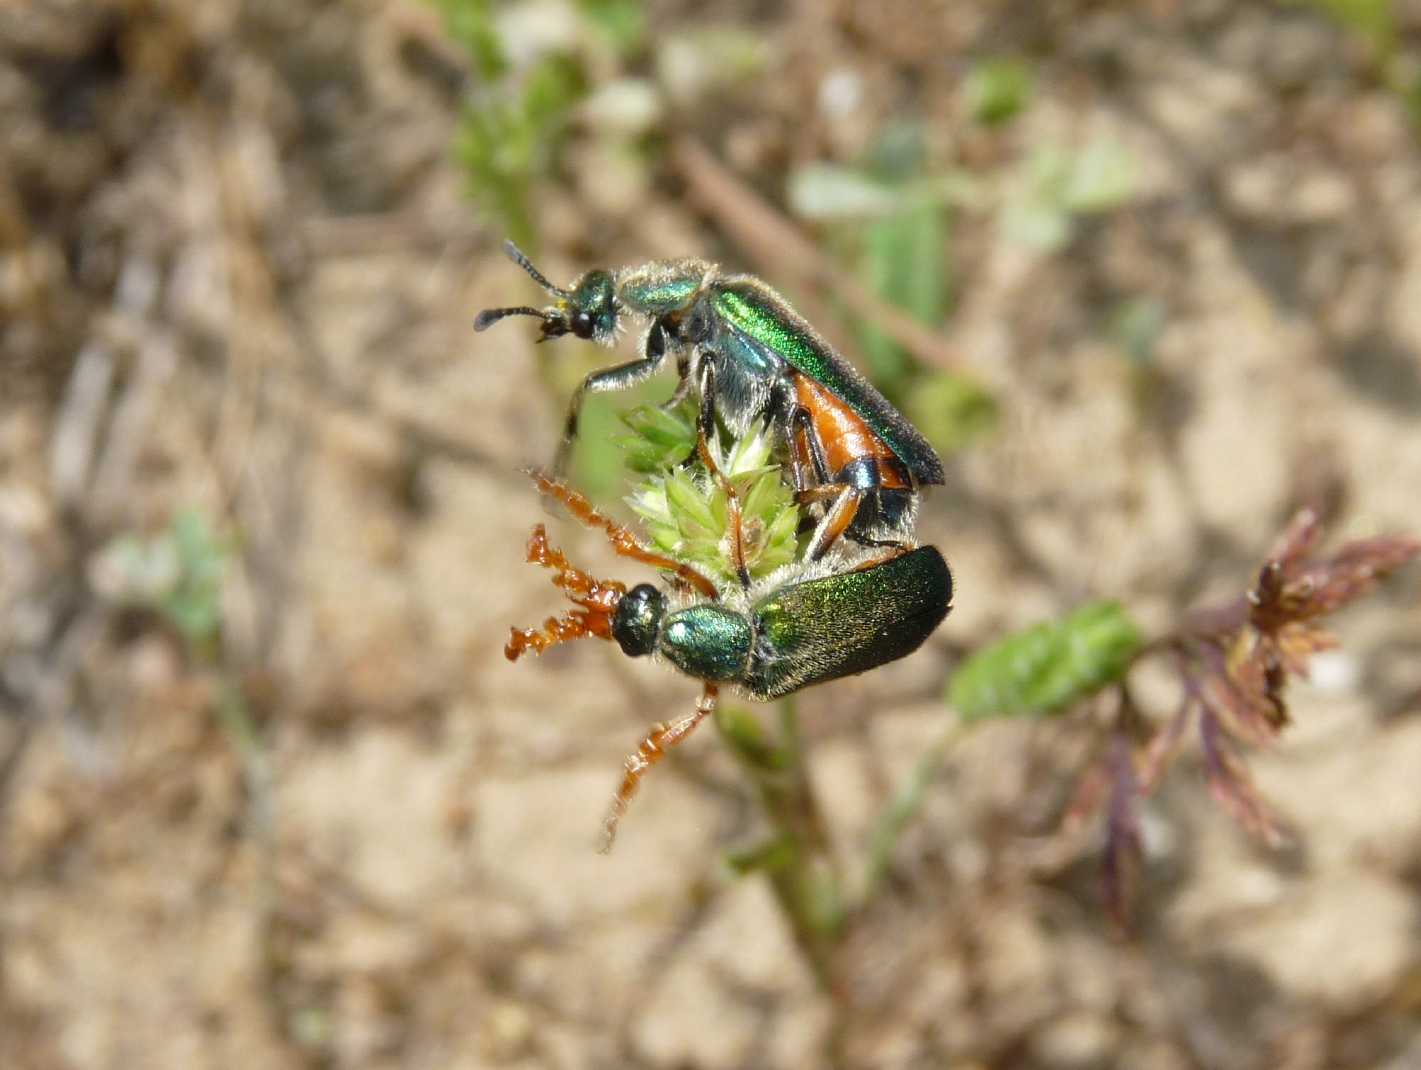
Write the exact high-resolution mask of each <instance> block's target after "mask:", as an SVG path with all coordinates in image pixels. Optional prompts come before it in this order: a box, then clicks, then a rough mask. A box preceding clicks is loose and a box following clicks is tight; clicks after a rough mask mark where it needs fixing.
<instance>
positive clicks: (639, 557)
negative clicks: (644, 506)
mask: <svg viewBox="0 0 1421 1070" xmlns="http://www.w3.org/2000/svg"><path fill="white" fill-rule="evenodd" d="M528 474H529V475H530V476H532V477H533V482H534V483H536V484H537V486H538V490H540V491H541V492H542V493H544V494H546V495H547V496H548V497H549V498H556V499H557V500H558V501H560V502H562V503H563V504H564V505H565V506H567V509H568V512H570V513H571V514H572V515H573V516H575V517H576V518H577V519H578V520H580V521H582V523H584V524H586V525H587V526H588V527H589V528H600V529H601V530H602V531H604V532H606V534H607V541H608V542H610V543H611V544H612V549H613V550H615V551H616V552H617V553H618V554H620V555H621V556H622V557H630V558H631V559H632V560H634V561H641V562H643V563H644V564H647V565H652V566H653V567H655V568H659V569H661V570H662V571H664V572H670V573H672V574H673V575H674V576H675V577H676V578H677V579H678V580H679V581H680V582H681V583H683V584H685V585H686V586H687V587H691V588H694V589H695V590H697V591H699V592H700V593H701V594H703V595H705V596H706V597H707V598H714V599H719V598H720V591H719V590H717V588H716V585H715V584H714V583H712V582H711V581H710V580H709V579H707V578H706V577H705V576H704V575H702V574H701V573H700V572H699V571H698V570H696V569H694V568H692V567H691V566H690V565H687V564H685V563H683V562H681V561H677V560H675V559H674V558H670V557H665V556H663V555H661V554H658V553H657V552H656V551H654V550H650V549H647V547H645V546H643V545H642V544H641V543H640V542H639V541H638V540H637V537H636V536H635V535H633V534H632V530H631V528H628V527H626V526H624V525H622V524H618V523H617V522H616V521H615V520H613V519H612V518H611V517H609V516H605V515H604V514H602V513H599V512H598V511H597V509H596V508H595V507H594V506H593V505H592V503H591V502H590V501H588V500H587V498H586V497H584V496H583V495H581V494H579V493H578V492H577V491H575V490H573V489H572V488H571V487H569V486H568V485H567V484H566V483H564V482H563V481H562V480H560V479H554V478H552V477H551V476H549V475H546V474H544V473H542V472H538V471H533V470H530V471H529V472H528Z"/></svg>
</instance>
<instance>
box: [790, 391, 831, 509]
mask: <svg viewBox="0 0 1421 1070" xmlns="http://www.w3.org/2000/svg"><path fill="white" fill-rule="evenodd" d="M790 434H791V435H795V436H803V439H804V449H805V451H806V452H807V453H808V455H809V463H810V465H811V466H812V467H813V469H814V478H815V480H816V482H819V483H828V482H829V462H828V460H826V459H825V457H824V443H822V442H820V441H819V436H818V435H817V434H816V433H815V431H814V417H813V415H811V414H810V412H809V410H808V409H806V408H804V407H803V406H802V405H801V406H796V407H795V409H794V412H793V413H791V414H790ZM797 489H801V490H802V489H804V488H797Z"/></svg>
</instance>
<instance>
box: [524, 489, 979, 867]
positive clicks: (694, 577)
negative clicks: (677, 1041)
mask: <svg viewBox="0 0 1421 1070" xmlns="http://www.w3.org/2000/svg"><path fill="white" fill-rule="evenodd" d="M534 479H535V481H536V482H537V484H538V488H539V489H540V490H541V491H542V492H543V493H544V494H547V495H548V496H549V497H552V498H556V499H557V500H559V501H561V502H563V503H564V504H565V505H566V506H567V507H568V509H569V510H570V511H571V512H572V514H573V515H574V516H575V517H577V518H578V519H579V520H581V521H582V522H583V523H585V524H587V525H588V526H589V527H596V528H601V529H602V530H603V531H605V532H606V533H607V536H608V538H609V539H610V540H611V543H612V546H613V548H614V549H615V550H616V551H617V553H619V554H622V555H623V556H627V557H632V558H634V559H636V560H639V561H643V562H645V563H648V564H652V565H655V566H657V567H658V568H661V569H663V570H666V571H668V572H670V573H671V575H672V577H673V582H675V583H676V584H677V585H678V586H680V587H682V588H683V589H684V590H685V592H695V594H690V593H683V595H682V596H680V597H674V596H673V597H672V598H668V597H667V595H666V594H665V593H663V592H662V591H661V590H659V589H658V588H656V587H654V586H652V585H651V584H648V583H643V584H638V585H637V586H635V587H633V588H631V589H630V590H628V589H627V587H626V585H625V584H623V583H619V582H617V581H615V580H598V579H594V578H593V577H591V576H589V575H588V574H587V573H585V572H582V571H581V570H579V569H577V568H575V567H574V566H572V565H571V564H569V563H568V560H567V558H566V557H565V556H564V555H563V553H562V552H561V551H560V550H558V549H557V548H556V547H554V546H552V545H551V544H549V542H548V536H547V531H546V530H545V529H544V527H543V525H541V524H539V525H538V526H537V527H535V528H534V529H533V534H532V537H531V538H530V539H529V541H528V560H529V561H530V562H533V563H535V564H539V565H542V566H544V567H545V568H549V569H552V570H553V571H554V572H556V573H557V575H556V576H555V578H554V579H553V585H554V586H556V587H559V588H561V589H562V591H563V593H564V594H566V595H567V597H568V598H569V599H570V600H571V601H572V602H574V603H575V604H576V605H577V606H578V607H579V608H578V609H575V610H571V611H569V612H568V613H566V614H564V615H563V616H562V617H550V618H548V620H547V621H546V622H544V624H543V627H542V628H541V629H539V630H533V629H521V628H514V629H513V633H512V636H511V637H510V639H509V642H508V645H507V646H506V647H505V648H504V654H505V655H506V656H507V657H508V659H509V660H510V661H517V660H518V659H519V658H520V657H521V656H522V655H523V654H525V653H528V652H529V651H531V652H533V653H535V654H536V653H542V652H543V651H544V650H546V649H547V648H548V647H550V646H553V645H555V644H557V643H563V642H568V641H570V640H573V639H581V638H583V637H585V636H596V637H598V638H601V639H609V640H613V641H615V642H616V643H617V645H618V646H620V647H621V648H622V652H623V653H624V654H627V655H628V656H630V657H642V656H645V655H648V654H650V655H653V656H656V657H660V658H664V659H665V660H666V661H668V662H670V663H671V665H672V666H674V667H675V668H676V669H678V670H680V671H681V672H683V673H685V674H686V675H687V676H691V677H694V678H695V679H697V680H700V681H702V691H701V698H700V701H698V702H697V703H696V709H695V712H694V713H691V714H689V715H687V716H686V717H684V718H682V719H681V720H679V721H675V722H673V723H671V724H666V723H664V722H661V723H658V724H656V725H653V726H652V728H651V730H650V731H649V732H648V733H647V734H646V736H645V737H644V738H643V739H642V741H641V743H640V744H639V745H638V746H637V749H636V752H635V753H633V754H631V755H629V756H628V758H627V760H626V769H625V772H624V774H623V776H622V781H621V783H620V785H619V786H618V788H617V791H616V794H615V795H614V796H613V800H612V805H611V808H610V810H609V811H608V813H607V818H606V820H605V822H604V823H603V838H602V850H603V851H604V852H605V851H607V850H609V849H610V848H611V846H612V841H613V839H614V837H615V836H616V831H617V823H618V821H619V820H620V819H621V817H622V815H623V814H624V813H626V810H627V806H628V804H629V803H630V801H631V798H632V796H633V795H634V794H635V793H636V790H637V786H638V784H639V783H640V781H641V778H642V776H643V775H644V774H645V773H646V771H647V770H648V769H649V768H650V767H651V766H652V765H654V764H655V763H656V762H658V761H660V760H661V758H662V757H663V755H664V754H665V753H666V750H667V748H669V747H672V746H675V745H676V744H677V743H680V742H681V741H682V740H683V739H685V738H686V737H687V736H688V735H690V734H691V732H692V731H693V730H694V729H695V728H696V726H697V725H699V724H700V723H701V721H703V720H704V719H705V718H706V717H707V716H708V715H709V714H711V713H713V712H714V710H715V708H716V702H717V698H718V695H719V692H720V687H721V686H722V685H728V686H730V687H733V688H735V689H737V690H739V691H741V692H743V693H745V694H746V695H748V696H750V697H751V698H755V699H761V700H769V699H775V698H779V697H781V696H783V695H788V694H791V693H792V692H795V691H798V690H799V689H800V688H804V687H809V686H811V685H813V684H821V683H824V682H826V681H828V680H835V679H838V678H839V677H841V676H850V675H852V674H854V673H861V672H867V671H868V670H869V669H875V668H877V667H878V666H880V665H886V664H888V663H889V662H891V661H897V660H898V659H899V658H902V657H906V656H907V655H909V654H911V653H912V652H913V651H915V650H917V649H918V647H920V646H922V644H923V642H924V641H925V640H926V639H927V638H928V636H929V635H931V634H932V633H933V631H934V629H936V628H937V626H938V625H939V624H941V623H942V621H943V618H944V617H946V616H947V613H948V610H949V609H951V607H952V573H951V571H949V569H948V567H947V562H945V561H944V560H943V558H942V554H940V553H939V552H938V551H937V549H936V548H935V547H932V546H919V547H916V548H913V549H905V548H897V549H895V550H894V551H892V552H890V553H889V554H886V555H881V556H877V557H874V558H871V559H869V560H865V561H863V562H861V563H859V564H858V565H857V566H851V567H850V568H849V569H848V570H847V571H838V572H831V571H829V570H828V567H827V565H826V564H822V563H821V564H809V565H805V564H792V565H787V566H785V567H784V568H782V569H780V570H778V571H777V572H775V573H772V574H771V575H770V576H768V577H766V578H765V579H764V580H763V581H761V582H760V583H759V584H757V585H756V586H755V587H754V588H752V589H750V590H748V591H741V590H736V591H732V592H731V593H730V594H729V595H727V596H724V597H723V596H722V595H721V594H720V592H718V591H717V590H716V588H715V585H714V584H713V583H711V581H710V580H708V579H706V578H705V577H704V576H703V575H701V574H700V573H699V572H697V571H696V570H695V569H693V568H691V567H690V566H689V565H686V564H683V563H681V562H677V561H674V560H672V559H670V558H666V557H663V556H661V555H659V554H657V553H655V552H654V551H651V550H649V549H647V548H646V547H643V546H642V545H641V544H640V543H639V542H637V540H636V538H635V536H634V535H633V534H632V533H631V531H630V530H629V529H627V528H625V527H623V526H622V525H620V524H618V523H616V522H615V521H613V520H612V519H610V518H609V517H606V516H604V515H603V514H601V513H599V512H597V510H596V509H594V508H593V507H592V504H591V503H590V502H589V501H588V500H587V499H586V498H584V497H583V496H582V495H581V494H579V493H577V491H575V490H573V489H572V488H571V487H569V486H567V485H566V484H564V483H562V482H560V481H558V480H555V479H551V478H549V477H547V476H544V475H535V476H534ZM696 594H699V595H701V596H705V597H703V598H697V597H696Z"/></svg>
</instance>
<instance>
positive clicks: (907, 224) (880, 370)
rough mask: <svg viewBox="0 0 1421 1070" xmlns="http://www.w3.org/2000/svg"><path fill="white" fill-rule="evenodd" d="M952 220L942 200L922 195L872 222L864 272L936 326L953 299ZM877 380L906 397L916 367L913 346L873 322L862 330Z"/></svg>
mask: <svg viewBox="0 0 1421 1070" xmlns="http://www.w3.org/2000/svg"><path fill="white" fill-rule="evenodd" d="M949 271H950V268H949V264H948V220H947V213H946V211H945V210H944V209H943V208H942V207H941V206H940V205H937V204H932V203H930V202H927V201H919V202H917V203H916V204H911V205H909V206H908V207H906V208H904V209H903V210H902V211H900V212H898V213H896V214H895V215H891V216H888V217H887V218H885V219H880V220H877V221H875V222H873V223H871V224H869V225H868V227H867V229H866V231H865V233H864V245H863V256H862V262H861V265H860V274H861V276H862V277H863V278H865V279H866V280H867V281H868V284H869V286H870V287H871V288H872V289H873V291H874V292H875V293H876V294H878V295H879V296H880V297H882V298H883V299H884V300H886V301H888V302H890V303H892V304H894V305H896V306H897V307H899V308H901V309H903V310H904V311H905V312H907V313H909V314H910V315H911V316H913V318H914V319H916V320H918V321H919V322H921V323H925V324H927V325H928V326H930V327H936V326H938V325H939V324H940V323H942V320H943V317H944V316H945V315H946V314H947V307H948V303H949V300H950V286H951V283H950V280H949V278H948V275H949ZM859 337H860V343H861V345H862V347H863V355H864V361H865V363H866V364H867V365H868V370H869V375H870V377H871V378H872V379H873V381H874V382H875V383H876V384H878V386H879V387H880V388H881V389H882V390H883V392H884V393H885V394H887V395H888V396H889V397H892V398H901V397H902V394H903V389H902V388H903V387H904V385H905V384H906V381H907V379H908V378H909V376H910V375H911V373H912V371H913V370H914V364H913V361H912V359H911V358H910V357H909V356H908V354H907V352H905V351H904V349H903V348H902V347H901V346H900V345H898V343H897V342H895V341H893V340H892V339H891V338H889V337H888V336H887V335H886V334H884V333H883V332H882V331H880V330H879V329H878V328H877V327H875V326H873V325H872V324H869V323H865V324H864V325H863V327H862V328H861V330H860V332H859Z"/></svg>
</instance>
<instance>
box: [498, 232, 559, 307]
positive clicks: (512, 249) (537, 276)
mask: <svg viewBox="0 0 1421 1070" xmlns="http://www.w3.org/2000/svg"><path fill="white" fill-rule="evenodd" d="M503 252H504V254H505V255H506V256H507V257H508V259H510V260H512V261H513V262H514V263H515V264H517V265H518V266H519V267H521V268H522V269H523V270H524V271H526V272H527V273H528V274H529V275H531V276H532V277H533V281H534V282H536V283H537V284H538V285H539V286H541V287H542V288H543V289H545V290H547V291H548V293H550V294H553V295H554V296H556V297H566V296H567V291H566V290H564V289H563V288H562V287H561V286H554V285H553V284H552V283H551V282H549V281H548V280H547V277H546V276H545V275H544V274H543V273H542V272H541V271H539V270H538V269H537V268H535V267H534V266H533V262H532V261H531V260H529V259H528V258H527V257H526V256H524V255H523V250H522V249H520V248H518V246H516V245H514V244H513V240H512V239H511V238H510V239H509V240H507V241H505V242H504V243H503Z"/></svg>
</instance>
